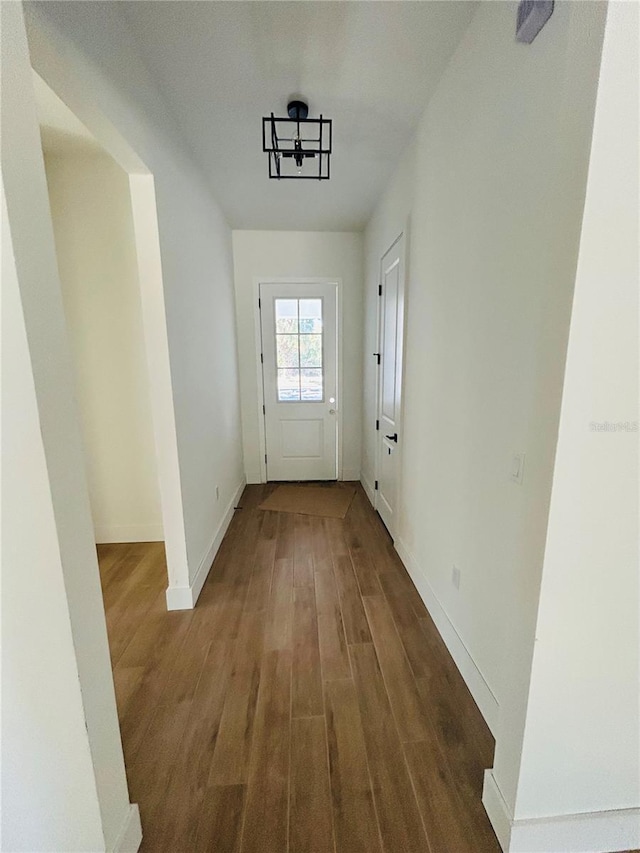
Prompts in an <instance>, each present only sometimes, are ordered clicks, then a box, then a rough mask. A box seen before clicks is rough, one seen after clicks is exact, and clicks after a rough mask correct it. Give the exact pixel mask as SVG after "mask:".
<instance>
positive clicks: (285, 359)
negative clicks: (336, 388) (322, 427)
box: [274, 299, 323, 403]
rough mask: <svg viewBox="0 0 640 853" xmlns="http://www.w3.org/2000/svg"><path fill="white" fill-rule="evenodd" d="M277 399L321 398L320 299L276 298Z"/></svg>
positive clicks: (289, 400)
mask: <svg viewBox="0 0 640 853" xmlns="http://www.w3.org/2000/svg"><path fill="white" fill-rule="evenodd" d="M274 307H275V321H276V329H275V331H276V334H275V338H276V371H277V394H278V402H279V403H292V402H301V401H307V402H322V399H323V374H322V368H323V362H322V299H276V300H275V306H274Z"/></svg>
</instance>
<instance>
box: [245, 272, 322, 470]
mask: <svg viewBox="0 0 640 853" xmlns="http://www.w3.org/2000/svg"><path fill="white" fill-rule="evenodd" d="M337 292H338V286H337V284H335V283H333V282H319V283H315V284H314V283H310V284H307V283H304V284H287V283H283V284H261V285H260V324H261V331H262V376H263V389H264V420H265V437H266V457H267V458H266V464H267V480H335V479H336V478H337V474H338V462H337V458H338V453H337V448H338V421H337V413H336V411H337V408H338V407H337V394H338V381H337V364H338V357H337Z"/></svg>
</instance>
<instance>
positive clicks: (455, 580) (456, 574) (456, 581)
mask: <svg viewBox="0 0 640 853" xmlns="http://www.w3.org/2000/svg"><path fill="white" fill-rule="evenodd" d="M451 583H452V584H453V585H454V586H455V588H456V589H460V569H459V568H458V567H457V566H454V567H453V569H452V570H451Z"/></svg>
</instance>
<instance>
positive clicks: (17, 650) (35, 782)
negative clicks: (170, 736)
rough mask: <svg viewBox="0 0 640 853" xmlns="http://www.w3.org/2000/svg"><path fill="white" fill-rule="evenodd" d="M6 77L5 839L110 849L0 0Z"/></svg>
mask: <svg viewBox="0 0 640 853" xmlns="http://www.w3.org/2000/svg"><path fill="white" fill-rule="evenodd" d="M2 78H3V86H2V118H3V128H2V181H3V188H4V192H5V194H6V209H7V214H8V222H7V221H5V222H4V223H3V228H2V237H3V276H2V287H3V294H2V295H3V300H2V303H3V305H2V307H3V316H2V320H3V330H2V331H3V337H2V343H3V353H2V355H3V357H2V374H3V375H2V378H3V382H2V394H3V399H2V427H3V430H2V440H3V447H2V458H3V467H2V477H3V481H2V497H3V501H2V514H3V515H2V530H3V541H2V549H3V550H2V664H3V665H2V678H3V681H2V688H3V696H2V699H3V709H2V710H3V714H2V726H3V731H2V735H3V736H2V785H3V791H2V793H3V804H2V805H3V811H2V830H3V835H2V849H3V850H7V851H15V850H25V851H30V853H31V851H34V850H39V851H40V850H42V851H45V850H46V851H54V850H55V851H60V853H62V851H65V853H66V851H88V850H91V851H98V850H112V849H113V848H114V846H115V845H116V843H117V842H118V839H119V838H123V835H122V833H123V832H124V833H125V835H126V834H127V833H128V832H132V835H130V836H128V843H129V845H132V844H133V843H134V839H135V837H136V835H137V838H138V841H139V827H140V825H139V818H138V816H137V810H136V811H132V809H131V808H130V806H129V798H128V793H127V782H126V776H125V769H124V759H123V755H122V747H121V744H120V732H119V730H118V719H117V712H116V703H115V695H114V689H113V681H112V678H111V668H110V662H109V649H108V645H107V632H106V627H105V618H104V610H103V607H102V597H101V592H100V579H99V575H98V566H97V562H96V551H95V545H94V541H93V531H92V528H91V515H90V509H89V499H88V492H87V487H86V480H85V476H84V465H83V460H82V455H81V451H80V433H79V429H78V418H77V412H76V407H75V402H74V392H73V380H72V369H71V361H70V357H69V352H68V347H67V343H66V332H65V320H64V312H63V307H62V298H61V293H60V283H59V279H58V275H57V270H56V257H55V248H54V242H53V232H52V228H51V219H50V215H49V203H48V198H47V187H46V181H45V174H44V164H43V160H42V151H41V148H40V137H39V128H38V122H37V117H36V111H35V103H34V99H33V88H32V87H33V83H32V74H31V68H30V66H29V56H28V53H27V43H26V35H25V31H24V24H23V20H22V10H21V6H20V4H18V3H10V4H5V5H4V6H3V8H2ZM11 255H13V258H12V257H11ZM5 261H6V264H7V266H6V267H4V264H5ZM136 827H137V830H136ZM124 849H128V850H130V849H135V847H131V846H129V847H127V848H124Z"/></svg>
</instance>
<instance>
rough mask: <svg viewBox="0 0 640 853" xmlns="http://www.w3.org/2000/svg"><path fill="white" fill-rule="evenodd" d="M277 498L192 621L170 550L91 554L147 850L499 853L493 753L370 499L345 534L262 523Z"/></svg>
mask: <svg viewBox="0 0 640 853" xmlns="http://www.w3.org/2000/svg"><path fill="white" fill-rule="evenodd" d="M271 488H272V487H271V486H248V487H247V488H246V490H245V492H244V495H243V498H242V501H241V505H242V509H241V510H238V511H237V512H236V514H235V517H234V519H233V521H232V523H231V526H230V528H229V531H228V533H227V535H226V537H225V539H224V541H223V543H222V546H221V548H220V551H219V553H218V555H217V557H216V560H215V563H214V565H213V568H212V570H211V572H210V574H209V578H208V580H207V582H206V584H205V586H204V589H203V591H202V594H201V596H200V599H199V601H198V604H197V606H196V608H195V609H194V610H192V611H181V612H172V613H168V612H167V611H166V608H165V598H164V592H165V586H166V568H165V562H164V549H163V546H162V544H158V543H152V544H135V545H104V546H99V549H98V550H99V560H100V571H101V576H102V584H103V592H104V601H105V608H106V613H107V627H108V631H109V642H110V648H111V656H112V663H113V668H114V680H115V686H116V695H117V700H118V712H119V717H120V726H121V730H122V740H123V747H124V753H125V760H126V766H127V775H128V779H129V788H130V795H131V800H132V801H133V802H137V803H139V805H140V810H141V815H142V825H143V831H144V840H143V845H142V849H143V850H144V851H146V853H151V851H154V853H155V851H171V853H182V851H184V853H192V851H217V853H231V851H234V853H240V851H242V853H250V851H251V853H253V852H254V851H255V852H256V853H257V851H260V853H280V851H282V853H284V851H290V853H356V851H362V853H376V851H378V853H380V851H385V853H418V851H431V853H449V851H450V853H467V852H468V853H484V851H499V849H500V848H499V846H498V843H497V840H496V838H495V835H494V834H493V831H492V829H491V826H490V824H489V821H488V819H487V817H486V815H485V812H484V809H483V807H482V804H481V802H480V795H481V789H482V776H483V771H484V769H485V768H487V767H490V766H491V765H492V756H493V740H492V738H491V735H490V733H489V730H488V729H487V727H486V725H485V723H484V721H483V719H482V717H481V715H480V713H479V711H478V709H477V708H476V706H475V704H474V702H473V700H472V698H471V696H470V694H469V692H468V690H467V688H466V686H465V684H464V682H463V681H462V678H461V677H460V675H459V674H458V671H457V669H456V667H455V664H454V663H453V661H452V660H451V658H450V656H449V653H448V652H447V650H446V648H445V646H444V643H443V642H442V640H441V639H440V636H439V634H438V632H437V631H436V629H435V627H434V625H433V623H432V621H431V619H430V617H429V614H428V613H427V611H426V609H425V607H424V605H423V603H422V601H421V599H420V597H419V595H418V593H417V592H416V590H415V588H414V586H413V584H412V583H411V580H410V579H409V576H408V575H407V573H406V571H405V569H404V567H403V566H402V563H401V562H400V560H399V558H398V556H397V555H396V553H395V552H394V550H393V548H392V546H391V542H390V540H389V538H388V536H387V533H386V531H385V529H384V527H383V526H382V524H381V522H380V520H379V519H378V517H377V516H376V515H375V513H374V512H373V510H372V509H371V506H370V504H369V502H368V500H367V498H366V495H365V494H364V492H363V490H362V488H361V487H360V486H359V485H358V487H357V492H356V496H355V498H354V500H353V503H352V504H351V507H350V509H349V512H348V514H347V517H346V518H345V519H344V521H342V520H335V519H328V518H318V517H312V516H303V515H291V514H286V513H274V512H264V511H261V510H259V509H258V508H257V506H258V504H259V503H260V501H261V500H262V498H263V496H264V495H266V494H267V493H268V491H269V490H270V489H271ZM327 488H341V486H340V484H336V485H331V486H327Z"/></svg>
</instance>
